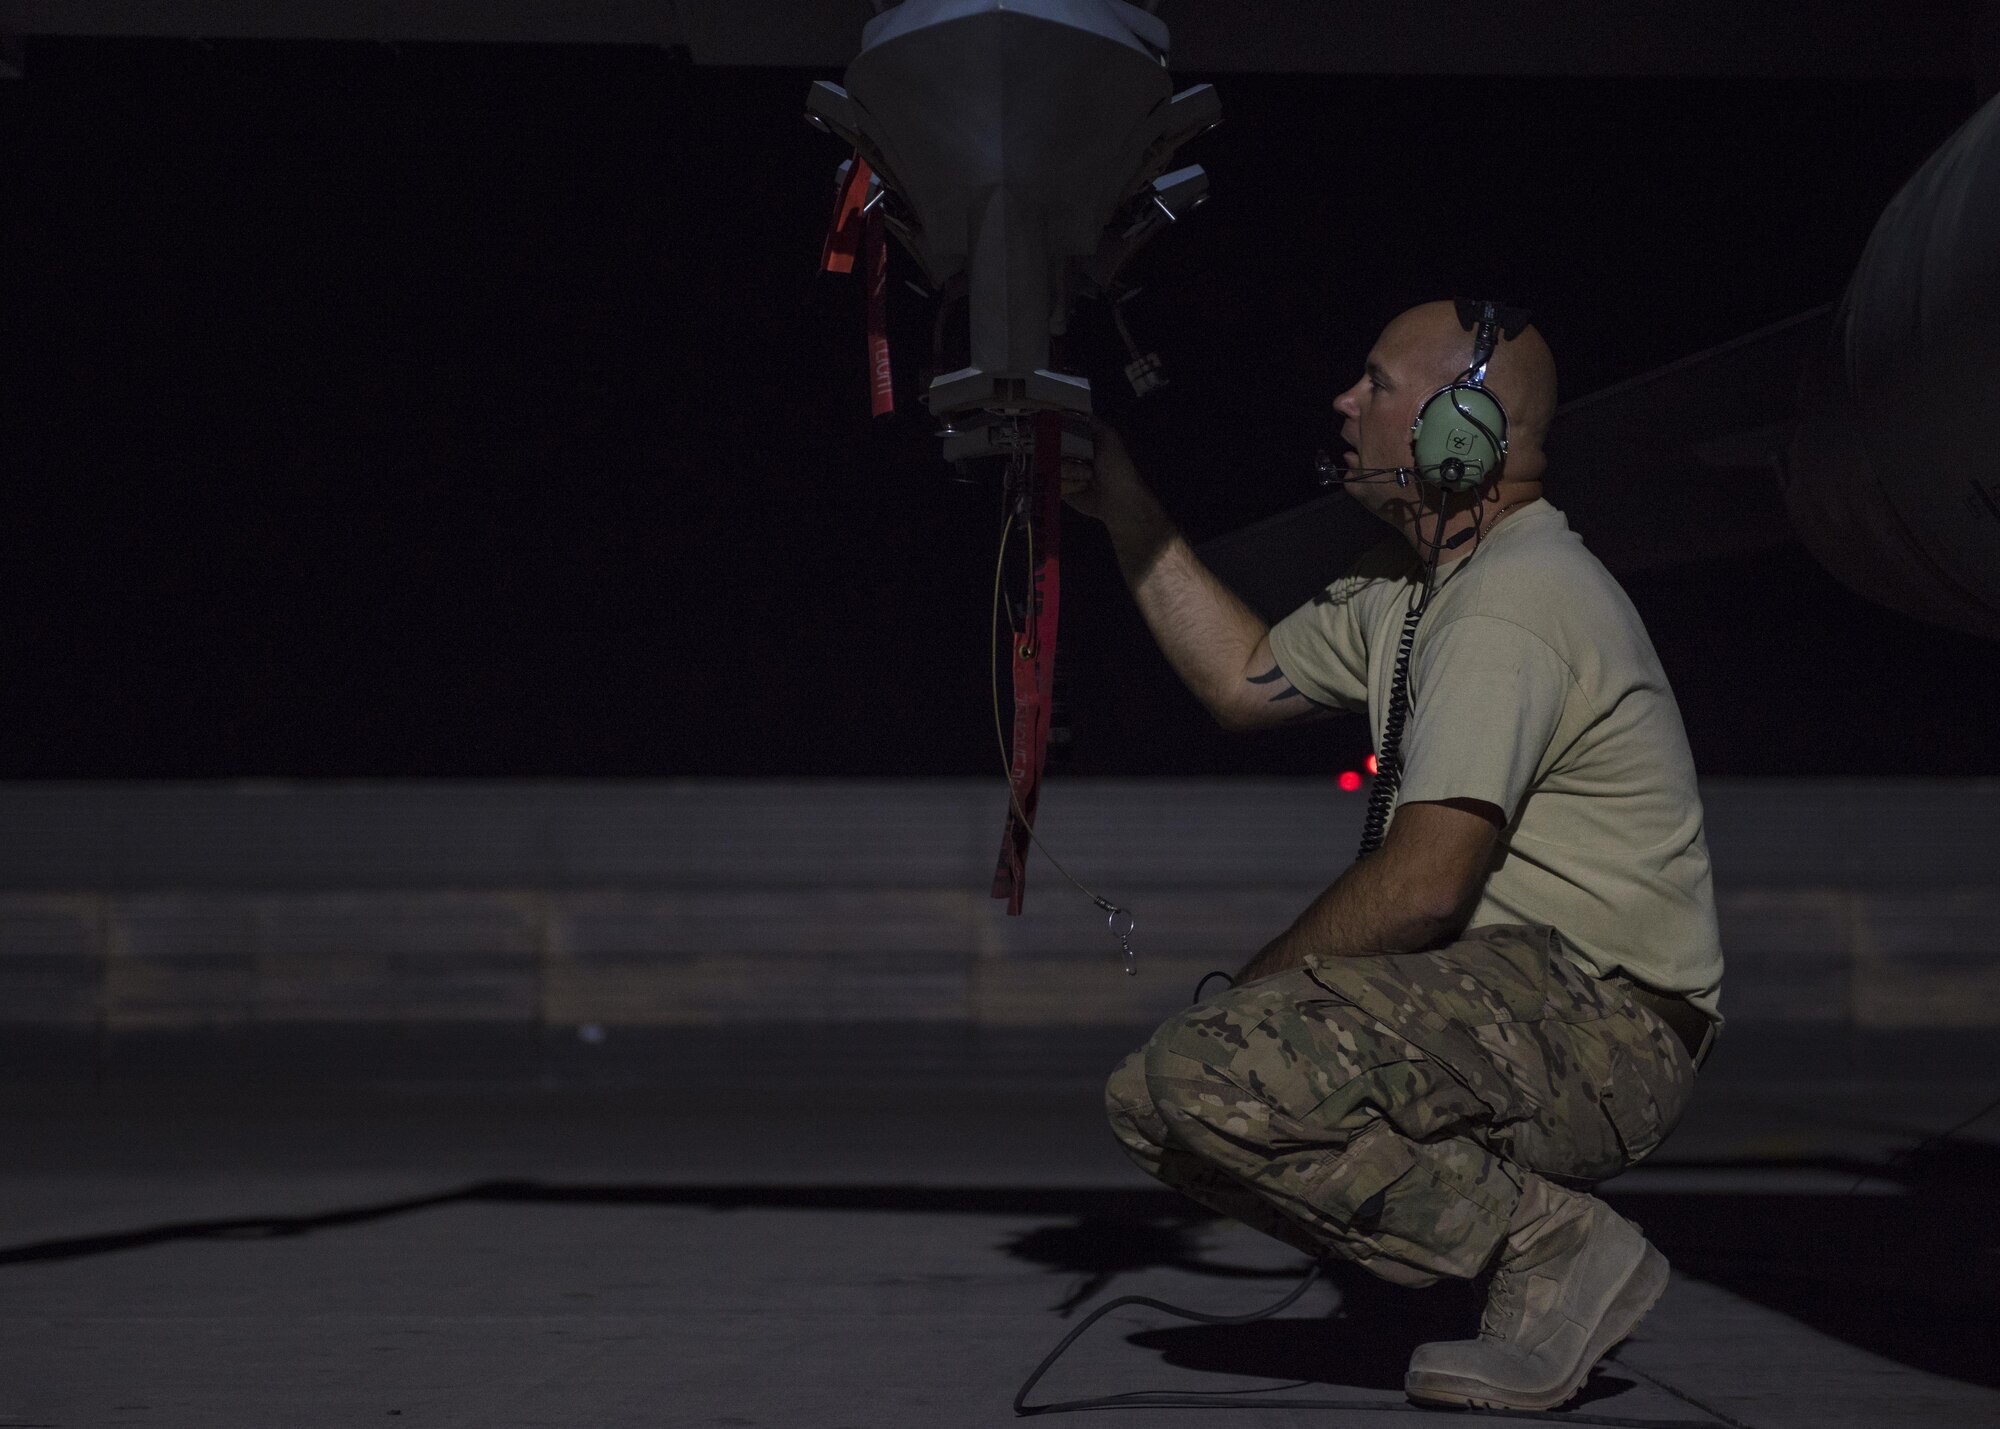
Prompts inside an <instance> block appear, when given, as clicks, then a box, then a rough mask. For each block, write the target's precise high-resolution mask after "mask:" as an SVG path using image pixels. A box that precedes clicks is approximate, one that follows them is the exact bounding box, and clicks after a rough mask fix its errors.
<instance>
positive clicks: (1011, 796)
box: [986, 511, 1126, 912]
mask: <svg viewBox="0 0 2000 1429" xmlns="http://www.w3.org/2000/svg"><path fill="white" fill-rule="evenodd" d="M1023 530H1025V531H1026V532H1027V537H1028V550H1029V552H1030V553H1031V564H1030V565H1029V567H1028V569H1029V571H1030V572H1031V573H1032V572H1033V570H1034V566H1033V564H1032V553H1033V551H1034V549H1035V530H1034V527H1033V526H1026V527H1023ZM1013 534H1014V513H1013V512H1011V511H1010V512H1008V513H1007V524H1006V525H1004V526H1002V527H1001V528H1000V554H999V555H998V556H997V557H995V559H994V562H993V616H992V619H991V621H990V622H989V626H990V629H991V632H992V639H991V644H990V645H989V647H988V649H987V652H986V673H987V675H988V677H989V679H988V683H989V684H990V685H991V687H992V690H993V737H994V739H995V740H996V741H997V742H998V744H999V746H1000V772H1001V774H1002V775H1004V776H1005V778H1006V780H1007V802H1008V803H1010V804H1012V805H1013V807H1014V813H1015V815H1016V817H1018V818H1019V819H1020V820H1021V827H1022V828H1024V829H1026V830H1027V831H1028V842H1029V843H1032V844H1033V845H1034V846H1035V847H1036V848H1038V849H1040V850H1041V853H1042V857H1043V858H1045V859H1047V860H1048V861H1049V863H1050V865H1051V866H1052V867H1053V868H1054V869H1055V871H1056V872H1057V873H1060V874H1061V875H1062V876H1063V877H1064V878H1066V879H1068V880H1069V882H1070V884H1071V885H1072V886H1073V887H1075V889H1076V891H1077V892H1078V893H1081V894H1082V895H1083V896H1084V897H1085V898H1088V899H1089V900H1090V901H1091V902H1092V903H1095V904H1096V905H1097V906H1098V907H1099V908H1104V909H1107V910H1111V911H1114V912H1125V911H1126V910H1124V909H1122V908H1118V906H1117V905H1116V904H1113V903H1112V902H1110V900H1108V899H1105V898H1101V897H1099V896H1098V895H1097V894H1095V893H1093V892H1091V891H1090V890H1089V889H1088V888H1086V887H1084V886H1083V884H1082V883H1081V882H1080V881H1079V880H1078V879H1077V877H1076V875H1075V874H1073V873H1071V872H1070V871H1069V870H1068V869H1066V868H1064V867H1063V866H1062V862H1061V860H1059V859H1058V858H1057V857H1056V856H1055V855H1054V854H1052V853H1050V852H1049V848H1048V845H1047V844H1045V843H1043V842H1042V839H1041V835H1039V834H1037V833H1036V832H1035V825H1034V823H1033V821H1032V820H1030V819H1029V818H1028V814H1027V811H1026V810H1025V809H1023V808H1022V807H1021V796H1020V795H1019V794H1017V793H1015V792H1014V760H1013V757H1012V755H1011V754H1010V753H1009V752H1008V749H1007V733H1006V726H1005V725H1004V724H1003V723H1002V721H1001V719H1000V588H1001V584H1002V582H1001V576H1002V575H1003V574H1004V573H1005V571H1006V569H1007V540H1008V538H1009V537H1010V536H1012V535H1013ZM1007 629H1008V631H1009V632H1010V633H1011V634H1013V635H1014V636H1015V637H1016V638H1017V639H1018V638H1019V636H1020V632H1019V631H1017V630H1015V629H1014V615H1013V612H1012V611H1009V612H1008V613H1007Z"/></svg>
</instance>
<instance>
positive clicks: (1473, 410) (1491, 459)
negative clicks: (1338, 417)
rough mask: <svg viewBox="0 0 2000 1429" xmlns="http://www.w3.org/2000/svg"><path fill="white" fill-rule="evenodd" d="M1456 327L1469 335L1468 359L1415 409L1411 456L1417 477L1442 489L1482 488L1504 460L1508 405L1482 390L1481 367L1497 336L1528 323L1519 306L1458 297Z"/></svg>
mask: <svg viewBox="0 0 2000 1429" xmlns="http://www.w3.org/2000/svg"><path fill="white" fill-rule="evenodd" d="M1455 306H1456V307H1457V309H1458V325H1459V326H1460V327H1462V328H1465V329H1466V330H1467V331H1469V332H1471V333H1472V334H1473V339H1472V361H1471V362H1470V363H1469V364H1468V365H1467V366H1466V369H1465V370H1464V371H1463V372H1461V373H1459V374H1458V376H1457V377H1456V378H1454V379H1453V380H1452V381H1450V382H1448V383H1446V384H1445V385H1444V386H1442V387H1440V388H1438V390H1437V391H1435V392H1433V393H1431V395H1430V396H1428V397H1426V398H1425V399H1424V401H1423V405H1422V406H1420V407H1418V408H1417V418H1416V420H1415V421H1414V422H1412V423H1410V455H1411V456H1412V458H1414V460H1413V463H1412V465H1413V466H1414V467H1415V470H1416V473H1417V476H1418V477H1419V478H1420V479H1421V480H1422V481H1423V482H1424V483H1425V484H1426V485H1429V486H1434V487H1437V488H1439V489H1440V490H1442V491H1472V490H1474V489H1476V488H1478V487H1480V486H1483V485H1484V484H1485V483H1486V481H1487V480H1488V479H1489V478H1491V477H1492V476H1494V475H1495V474H1496V473H1497V472H1498V471H1499V470H1500V468H1501V466H1502V465H1504V464H1505V462H1506V460H1507V409H1506V408H1505V407H1504V406H1502V405H1501V403H1500V399H1499V398H1498V397H1496V396H1494V395H1493V393H1492V392H1490V391H1488V390H1487V388H1486V365H1487V363H1489V362H1491V361H1492V360H1493V350H1494V349H1495V348H1496V347H1498V346H1499V345H1500V339H1501V338H1503V337H1505V338H1510V339H1511V338H1513V337H1514V336H1516V335H1517V334H1518V333H1520V332H1521V331H1522V330H1523V329H1525V328H1526V327H1527V326H1528V323H1529V321H1530V317H1529V314H1528V312H1527V310H1526V309H1524V308H1509V307H1503V306H1501V305H1500V304H1498V303H1490V302H1468V301H1466V300H1465V299H1463V298H1460V299H1457V300H1456V302H1455Z"/></svg>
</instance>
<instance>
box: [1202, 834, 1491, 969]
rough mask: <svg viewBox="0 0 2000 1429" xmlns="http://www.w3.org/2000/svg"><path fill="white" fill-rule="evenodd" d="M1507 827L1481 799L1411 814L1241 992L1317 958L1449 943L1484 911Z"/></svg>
mask: <svg viewBox="0 0 2000 1429" xmlns="http://www.w3.org/2000/svg"><path fill="white" fill-rule="evenodd" d="M1505 823H1506V818H1505V815H1504V814H1502V812H1501V811H1500V810H1499V809H1497V808H1495V807H1494V806H1493V805H1491V804H1488V803H1485V802H1484V801H1482V800H1479V799H1442V800H1436V801H1431V800H1421V801H1419V802H1416V803H1411V804H1405V805H1403V806H1402V807H1401V808H1399V809H1397V810H1396V817H1395V819H1394V820H1393V821H1391V823H1390V825H1389V836H1388V838H1386V839H1385V840H1383V843H1382V847H1381V848H1380V849H1379V850H1377V851H1376V852H1375V853H1374V854H1373V855H1372V856H1370V857H1368V858H1365V859H1363V860H1362V861H1361V862H1359V863H1357V864H1354V865H1353V866H1351V867H1350V868H1349V869H1348V870H1347V872H1345V873H1343V874H1341V875H1340V877H1339V878H1338V879H1336V880H1335V881H1334V884H1333V886H1332V887H1331V888H1329V889H1327V890H1326V892H1324V893H1322V894H1320V896H1319V897H1318V898H1315V899H1314V900H1313V902H1312V905H1311V906H1310V907H1308V908H1307V909H1306V911H1305V912H1303V913H1301V914H1300V915H1299V916H1298V918H1297V920H1296V921H1294V922H1293V924H1292V926H1291V927H1289V928H1287V929H1286V930H1285V931H1284V932H1282V933H1280V934H1279V935H1278V936H1277V937H1275V938H1273V939H1272V940H1271V941H1270V942H1269V943H1267V944H1265V945H1264V949H1263V951H1262V952H1260V953H1258V954H1257V956H1256V957H1254V958H1252V959H1251V960H1250V962H1249V964H1248V965H1247V966H1246V967H1245V968H1244V969H1243V971H1242V972H1241V973H1239V974H1237V977H1236V982H1237V985H1238V986H1241V985H1242V984H1244V983H1246V982H1255V981H1256V980H1257V979H1258V978H1264V977H1269V976H1271V975H1272V974H1273V973H1281V972H1286V971H1289V970H1290V969H1292V968H1295V967H1300V966H1302V965H1303V964H1304V962H1305V960H1306V958H1307V956H1308V955H1317V956H1320V957H1367V956H1370V955H1372V954H1376V953H1414V952H1421V951H1422V950H1424V949H1425V948H1435V947H1440V946H1442V945H1443V944H1445V943H1448V942H1450V941H1451V940H1452V939H1454V938H1456V937H1457V936H1458V935H1459V934H1460V933H1462V932H1464V931H1465V924H1466V920H1467V919H1468V918H1470V917H1471V916H1472V910H1473V909H1474V908H1475V907H1477V906H1478V903H1479V893H1480V890H1481V889H1483V888H1484V887H1485V886H1486V875H1487V872H1488V870H1489V869H1490V868H1491V866H1492V862H1493V848H1494V845H1495V844H1496V843H1497V842H1498V840H1499V837H1500V830H1501V828H1502V827H1504V825H1505Z"/></svg>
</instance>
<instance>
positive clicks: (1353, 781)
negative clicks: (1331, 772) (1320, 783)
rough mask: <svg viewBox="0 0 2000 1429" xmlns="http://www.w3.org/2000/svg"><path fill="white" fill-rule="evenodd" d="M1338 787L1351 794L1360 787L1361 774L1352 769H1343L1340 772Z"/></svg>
mask: <svg viewBox="0 0 2000 1429" xmlns="http://www.w3.org/2000/svg"><path fill="white" fill-rule="evenodd" d="M1340 787H1341V788H1343V789H1345V790H1346V791H1347V792H1348V793H1350V794H1352V793H1353V792H1354V791H1355V790H1356V789H1359V788H1360V787H1361V776H1360V775H1359V774H1356V773H1355V772H1354V771H1353V770H1352V769H1343V770H1342V771H1341V772H1340Z"/></svg>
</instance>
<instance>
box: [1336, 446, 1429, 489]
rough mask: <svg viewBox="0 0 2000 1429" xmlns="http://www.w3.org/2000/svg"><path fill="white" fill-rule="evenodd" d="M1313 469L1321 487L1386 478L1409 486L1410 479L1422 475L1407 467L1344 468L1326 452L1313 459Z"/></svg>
mask: <svg viewBox="0 0 2000 1429" xmlns="http://www.w3.org/2000/svg"><path fill="white" fill-rule="evenodd" d="M1313 469H1314V470H1315V471H1317V472H1318V473H1319V484H1320V485H1321V486H1346V485H1348V484H1350V483H1352V482H1357V481H1376V480H1379V479H1380V478H1382V477H1384V476H1393V477H1395V478H1396V485H1398V486H1408V485H1409V484H1410V478H1411V477H1413V476H1417V475H1420V473H1418V472H1417V471H1415V470H1414V469H1412V468H1410V467H1407V466H1357V467H1353V468H1351V469H1350V468H1348V467H1345V466H1342V465H1341V464H1340V463H1339V462H1337V461H1335V460H1334V459H1333V458H1332V457H1330V456H1328V455H1327V454H1326V452H1325V451H1324V450H1322V451H1320V452H1319V453H1317V454H1316V455H1315V456H1314V457H1313Z"/></svg>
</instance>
